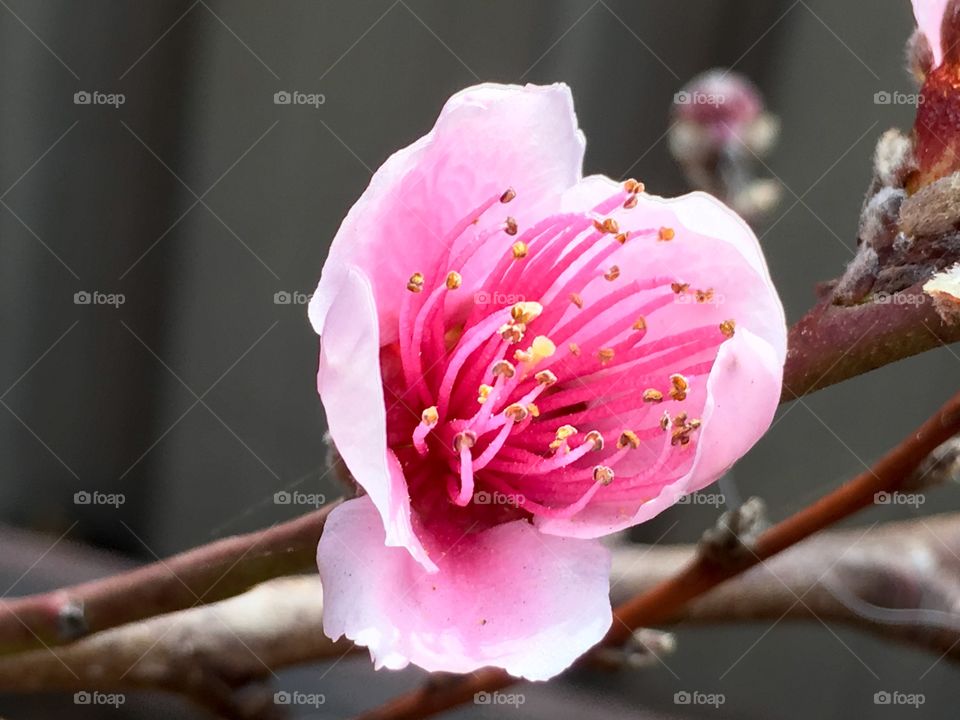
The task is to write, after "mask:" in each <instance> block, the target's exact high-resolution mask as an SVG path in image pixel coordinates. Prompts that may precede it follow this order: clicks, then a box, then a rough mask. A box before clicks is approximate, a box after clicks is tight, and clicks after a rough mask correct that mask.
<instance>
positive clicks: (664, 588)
mask: <svg viewBox="0 0 960 720" xmlns="http://www.w3.org/2000/svg"><path fill="white" fill-rule="evenodd" d="M957 433H960V394H957V395H955V396H954V397H953V398H951V399H950V400H949V401H948V402H947V403H946V404H945V405H944V406H943V407H942V408H941V409H940V410H939V411H938V412H937V413H936V414H935V415H934V416H933V417H931V418H930V419H929V420H927V421H926V422H925V423H924V424H923V425H921V426H920V427H919V428H917V430H916V431H915V432H913V433H912V434H911V435H909V436H908V437H907V438H906V439H905V440H904V441H903V442H902V443H901V444H900V445H898V446H897V447H896V448H894V449H893V450H892V451H890V452H889V453H888V454H887V455H885V456H884V457H883V458H882V459H881V460H880V461H879V462H878V463H877V464H876V465H875V466H874V467H873V468H872V469H871V470H868V471H867V472H864V473H862V474H861V475H858V476H857V477H856V478H854V479H853V480H851V481H849V482H848V483H846V484H845V485H842V486H841V487H839V488H837V489H836V490H834V491H833V492H831V493H829V494H828V495H826V496H824V497H822V498H821V499H820V500H818V501H817V502H815V503H813V504H812V505H810V506H808V507H806V508H804V509H803V510H801V511H799V512H797V513H796V514H794V515H792V516H790V517H789V518H787V519H786V520H783V521H782V522H780V523H779V524H777V525H774V526H773V527H771V528H770V529H769V530H767V531H766V532H764V533H762V534H761V535H760V536H759V537H758V538H757V540H756V542H755V543H754V544H753V546H752V547H751V548H750V550H751V552H749V553H744V554H743V556H742V560H741V562H740V563H739V564H728V565H720V564H717V563H714V562H710V561H709V560H707V559H706V558H705V556H703V555H697V557H696V558H695V559H694V560H693V562H691V563H690V564H689V565H687V566H686V567H685V568H684V569H682V570H681V571H680V572H679V573H677V574H675V575H672V576H671V577H669V578H668V579H666V580H664V581H662V582H660V583H658V584H656V585H654V586H653V587H651V588H649V589H648V590H646V591H645V592H643V593H640V594H639V595H637V596H635V597H634V598H632V599H630V600H628V601H627V602H625V603H623V604H621V605H620V606H619V607H617V608H616V610H615V611H614V621H613V625H612V626H611V628H610V631H609V632H608V633H607V636H606V637H605V638H604V640H603V641H602V642H601V643H600V645H601V646H605V647H619V646H621V645H623V643H624V642H625V641H626V640H628V639H629V638H630V636H631V634H632V632H633V631H634V630H636V629H637V628H640V627H649V626H652V625H657V624H660V623H664V622H670V621H672V620H675V619H676V618H677V616H678V614H679V613H681V612H682V610H683V608H684V606H685V605H686V604H687V603H689V602H690V601H691V600H693V599H695V598H697V597H699V596H701V595H703V594H705V593H706V592H707V591H709V590H711V589H713V588H714V587H716V586H717V585H719V584H721V583H722V582H724V581H725V580H729V579H730V578H732V577H734V576H736V575H738V574H740V573H742V572H744V571H745V570H747V569H748V568H750V567H752V566H754V565H756V564H757V563H760V562H762V561H764V560H767V559H768V558H770V557H773V556H774V555H776V554H777V553H779V552H781V551H782V550H785V549H786V548H788V547H790V546H791V545H794V544H796V543H798V542H800V541H801V540H804V539H805V538H807V537H809V536H810V535H812V534H813V533H815V532H817V531H818V530H822V529H824V528H826V527H829V526H830V525H832V524H833V523H835V522H837V521H839V520H842V519H843V518H845V517H848V516H850V515H852V514H853V513H855V512H856V511H858V510H860V509H862V508H864V507H867V506H868V505H870V504H871V503H872V502H873V499H874V496H875V495H876V494H877V493H878V492H882V491H887V492H892V491H895V490H897V488H899V487H900V486H901V485H902V484H904V483H906V482H907V481H909V480H910V479H911V478H912V476H913V473H914V471H915V470H916V469H917V468H918V467H919V466H920V464H921V463H922V462H923V461H924V460H925V459H926V458H927V456H928V455H930V453H932V452H933V451H934V450H935V449H936V448H937V447H938V446H939V445H941V444H942V443H944V442H946V441H947V440H949V439H950V438H951V437H953V436H954V435H955V434H957ZM514 682H516V679H515V678H512V677H511V676H510V675H508V674H507V673H505V672H504V671H502V670H498V669H487V670H482V671H480V672H477V673H474V674H472V675H469V676H466V677H464V678H463V679H462V680H460V681H459V682H456V683H449V684H445V685H443V686H439V687H427V688H421V689H419V690H417V691H415V692H413V693H410V694H407V695H402V696H400V697H398V698H395V699H394V700H393V701H391V702H389V703H387V704H386V705H384V706H382V707H381V708H378V709H375V710H373V711H371V712H369V713H366V714H364V715H363V716H362V718H363V720H419V718H425V717H430V716H432V715H435V714H437V713H439V712H442V711H443V710H447V709H449V708H452V707H455V706H456V705H459V704H460V703H463V702H466V701H468V700H470V699H471V698H472V697H473V695H474V694H475V693H477V692H480V691H483V690H486V691H488V692H492V691H495V690H500V689H502V688H504V687H507V686H509V685H511V684H513V683H514Z"/></svg>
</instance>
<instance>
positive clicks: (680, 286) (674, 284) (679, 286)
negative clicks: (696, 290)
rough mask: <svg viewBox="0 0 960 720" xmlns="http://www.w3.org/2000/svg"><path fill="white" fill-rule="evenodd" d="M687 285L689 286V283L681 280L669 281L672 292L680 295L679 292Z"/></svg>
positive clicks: (684, 290)
mask: <svg viewBox="0 0 960 720" xmlns="http://www.w3.org/2000/svg"><path fill="white" fill-rule="evenodd" d="M689 287H690V283H682V282H672V283H670V289H671V290H673V292H674V293H676V294H677V295H680V294H681V293H685V292H686V291H687V289H688V288H689Z"/></svg>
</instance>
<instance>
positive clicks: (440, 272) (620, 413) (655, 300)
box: [382, 181, 734, 527]
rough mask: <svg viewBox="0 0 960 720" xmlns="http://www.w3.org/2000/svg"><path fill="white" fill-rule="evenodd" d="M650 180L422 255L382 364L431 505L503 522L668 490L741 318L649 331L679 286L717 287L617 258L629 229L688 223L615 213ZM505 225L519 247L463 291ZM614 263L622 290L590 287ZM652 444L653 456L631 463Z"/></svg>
mask: <svg viewBox="0 0 960 720" xmlns="http://www.w3.org/2000/svg"><path fill="white" fill-rule="evenodd" d="M639 191H642V185H640V184H639V183H636V182H634V181H627V183H625V185H624V189H623V191H621V192H617V193H615V194H614V195H612V196H611V197H610V198H608V199H607V200H605V201H604V202H602V203H600V204H599V205H598V206H596V207H595V208H594V209H593V211H592V212H590V213H583V212H579V213H563V214H556V215H552V216H550V217H547V218H545V219H543V220H541V221H540V222H537V223H535V224H533V225H532V226H531V227H529V228H525V229H523V232H520V231H519V228H518V227H517V224H516V222H515V221H514V220H513V219H512V218H507V220H506V221H505V222H504V223H503V224H501V225H498V226H496V227H494V228H492V229H489V230H486V231H476V230H475V237H473V238H472V239H471V240H470V241H469V242H465V243H461V246H462V249H459V250H458V252H457V254H456V256H453V257H451V255H452V253H451V252H449V251H448V252H447V254H446V255H445V256H444V257H442V258H441V259H440V260H439V262H438V263H437V265H436V266H435V267H433V268H421V269H417V268H413V270H416V272H413V274H412V275H411V277H410V280H409V283H408V285H407V289H408V290H409V291H410V292H408V293H407V294H406V295H405V297H404V301H403V304H402V307H401V309H400V328H399V342H398V343H397V344H396V345H393V346H388V347H386V348H384V349H383V351H382V367H383V377H384V386H385V389H386V399H387V405H388V406H389V407H390V409H389V410H388V415H387V430H388V443H389V445H390V447H391V448H392V449H393V450H394V452H395V453H396V454H397V457H398V459H399V460H400V462H401V465H402V466H403V469H404V474H405V477H406V478H407V482H408V486H409V491H410V496H411V501H412V503H413V507H414V509H415V510H416V511H417V513H418V515H419V516H420V517H421V518H424V517H446V518H448V519H450V518H459V519H460V520H463V521H467V520H469V521H470V522H471V523H473V524H477V523H482V524H483V525H484V526H489V525H491V524H496V523H498V522H502V521H505V520H509V519H513V518H517V517H529V516H531V515H540V516H544V517H569V516H571V515H573V514H575V513H577V512H578V511H579V510H581V509H582V508H584V507H585V506H586V505H587V504H588V503H590V502H591V500H593V499H594V498H597V499H598V500H601V499H602V500H603V501H609V502H617V501H618V500H636V499H638V498H639V499H640V500H643V499H646V498H649V497H653V496H655V495H656V494H657V493H658V492H659V489H660V487H661V486H662V485H663V484H664V483H663V481H662V479H663V478H664V477H666V476H674V477H676V476H678V475H679V473H680V472H681V470H682V468H683V467H685V466H688V465H689V463H690V458H691V456H692V453H690V452H689V449H690V447H691V446H693V445H695V442H696V440H695V438H696V434H697V433H696V431H697V429H698V428H699V426H700V421H699V420H697V419H695V418H693V417H691V414H693V410H692V408H693V407H694V405H695V406H696V407H702V402H703V401H702V398H703V390H702V387H701V394H700V401H699V404H697V403H694V404H692V405H691V404H689V401H688V393H691V392H692V390H691V386H692V384H693V383H695V382H697V381H701V385H702V384H703V383H705V382H706V376H707V375H708V374H709V372H710V369H711V367H712V365H713V362H714V359H715V357H716V352H717V349H718V347H719V345H720V344H721V343H722V342H723V341H724V340H726V339H727V338H728V337H730V336H731V335H732V334H733V331H734V324H733V321H732V320H730V321H725V322H723V323H720V324H719V326H718V325H717V324H716V323H711V324H705V325H702V326H698V327H684V329H682V330H679V331H676V332H672V333H668V332H662V331H661V332H658V333H656V335H655V336H654V337H650V336H649V329H650V328H651V326H652V325H653V324H654V323H657V322H658V317H659V314H662V312H663V311H664V309H665V308H667V307H668V306H670V305H672V304H674V303H676V302H677V301H678V298H681V297H683V298H684V300H688V301H689V302H692V303H697V302H700V303H703V302H708V301H709V300H710V299H711V296H712V293H713V291H712V290H711V289H701V290H697V289H694V288H691V287H689V286H688V285H687V284H685V283H683V282H682V281H681V279H680V278H677V277H659V276H658V277H647V278H642V279H632V280H627V279H621V277H620V275H621V272H620V269H619V268H618V267H617V266H616V265H611V264H610V260H611V256H612V255H613V254H614V253H615V252H616V251H617V250H618V249H619V248H620V247H621V246H622V245H623V243H625V242H633V241H638V240H640V239H645V240H646V241H649V242H660V241H670V240H672V239H673V237H674V232H675V231H674V230H673V229H671V228H650V229H645V230H639V231H633V232H621V231H620V228H619V227H618V225H617V223H616V221H614V220H613V219H612V218H608V217H605V215H606V214H607V213H610V212H611V211H613V210H614V209H615V208H618V207H619V206H622V207H624V208H628V209H629V208H632V207H633V206H635V205H636V204H637V198H636V193H637V192H639ZM512 199H513V191H512V190H508V191H507V192H506V193H504V194H503V195H502V196H493V197H491V198H488V199H487V201H486V202H484V203H483V204H482V205H481V206H480V207H478V208H476V209H474V210H473V211H472V212H470V213H469V214H467V215H466V216H464V218H463V219H462V220H461V221H460V222H459V223H457V224H456V225H455V226H454V227H453V228H451V229H450V231H449V234H448V236H447V237H446V238H445V239H444V242H445V247H452V246H453V245H454V241H455V240H457V239H458V238H460V237H461V236H462V235H464V234H465V233H466V232H467V231H468V230H469V229H471V228H473V227H474V226H475V224H476V223H477V221H478V219H479V218H480V217H481V216H483V215H484V214H485V213H488V212H489V211H490V210H491V208H494V207H497V206H499V205H500V204H501V203H505V202H509V201H510V200H512ZM498 236H501V237H504V240H503V242H504V253H503V255H502V257H501V258H500V260H499V261H498V262H497V264H496V266H495V267H494V268H493V270H492V272H490V273H489V275H488V276H487V277H486V278H485V279H484V280H483V283H482V286H481V287H480V289H479V290H477V291H476V292H474V296H473V300H474V302H473V303H470V302H463V299H462V298H456V295H455V294H456V293H457V291H458V290H460V288H461V285H463V284H465V281H466V278H464V276H463V275H462V273H465V272H467V270H466V268H467V266H468V263H469V261H470V260H471V258H473V257H474V255H475V253H477V252H478V251H479V250H480V248H481V247H483V246H484V245H485V244H486V243H489V242H496V240H497V237H498ZM601 275H602V276H603V278H604V289H605V290H606V288H607V287H608V288H609V290H608V291H606V292H603V293H602V294H600V295H599V296H598V294H597V292H596V290H595V289H594V290H593V291H591V292H590V293H589V295H590V297H592V298H593V299H592V300H591V301H590V302H585V301H584V297H585V296H586V295H587V294H588V292H587V286H588V285H590V284H591V283H593V285H592V286H591V287H593V288H596V285H597V283H596V282H595V281H597V280H598V278H599V277H600V276H601ZM470 286H471V287H476V286H477V283H476V282H473V283H471V285H470ZM456 300H460V302H456ZM468 300H469V298H468ZM624 418H629V421H627V420H625V419H624ZM628 425H630V426H628ZM636 453H642V454H643V456H642V458H640V460H641V461H639V462H638V459H637V458H636V457H634V458H632V461H630V462H627V459H628V458H629V456H630V455H631V454H636ZM621 466H624V467H626V468H627V472H626V473H625V474H624V473H620V472H619V470H618V469H619V468H621ZM598 495H599V496H600V497H598ZM455 524H456V525H457V526H460V527H462V526H463V525H464V524H465V523H464V522H457V523H455Z"/></svg>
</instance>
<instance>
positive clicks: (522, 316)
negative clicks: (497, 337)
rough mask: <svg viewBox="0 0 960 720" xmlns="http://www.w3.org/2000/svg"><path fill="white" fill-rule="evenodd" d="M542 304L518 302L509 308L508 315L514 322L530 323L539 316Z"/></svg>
mask: <svg viewBox="0 0 960 720" xmlns="http://www.w3.org/2000/svg"><path fill="white" fill-rule="evenodd" d="M542 312H543V305H541V304H540V303H538V302H518V303H516V304H515V305H514V306H513V307H511V308H510V317H512V318H513V320H514V322H519V323H524V324H526V323H531V322H533V321H534V320H536V319H537V318H538V317H540V314H541V313H542Z"/></svg>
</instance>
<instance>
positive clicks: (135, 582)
mask: <svg viewBox="0 0 960 720" xmlns="http://www.w3.org/2000/svg"><path fill="white" fill-rule="evenodd" d="M335 505H336V503H331V504H330V505H327V506H325V507H323V508H321V509H319V510H316V511H315V512H311V513H308V514H307V515H302V516H301V517H298V518H296V519H294V520H291V521H289V522H286V523H282V524H279V525H275V526H273V527H270V528H267V529H265V530H260V531H258V532H253V533H249V534H246V535H237V536H234V537H230V538H226V539H224V540H219V541H217V542H215V543H211V544H210V545H204V546H202V547H199V548H196V549H193V550H189V551H187V552H185V553H181V554H179V555H175V556H173V557H171V558H168V559H167V560H161V561H159V562H156V563H152V564H150V565H145V566H143V567H141V568H137V569H135V570H131V571H129V572H125V573H121V574H119V575H113V576H111V577H107V578H103V579H100V580H93V581H91V582H86V583H83V584H80V585H74V586H72V587H67V588H61V589H59V590H54V591H52V592H48V593H43V594H40V595H31V596H29V597H22V598H10V599H7V600H4V601H3V602H0V654H2V653H10V652H16V651H19V650H25V649H30V648H38V647H42V646H44V645H46V646H51V647H52V646H57V645H61V644H63V643H66V642H70V641H72V640H76V639H77V638H80V637H83V636H85V635H88V634H90V633H96V632H100V631H102V630H106V629H109V628H113V627H117V626H118V625H125V624H127V623H130V622H134V621H137V620H142V619H144V618H148V617H152V616H154V615H160V614H162V613H168V612H174V611H176V610H183V609H185V608H190V607H193V606H195V605H202V604H206V603H212V602H216V601H218V600H222V599H224V598H227V597H231V596H233V595H236V594H238V593H241V592H243V591H245V590H247V589H249V588H250V587H252V586H253V585H256V584H258V583H260V582H262V581H264V580H268V579H270V578H275V577H280V576H282V575H290V574H293V573H298V572H303V571H304V570H306V569H308V568H312V567H313V566H314V562H315V560H314V558H315V557H316V552H317V543H318V542H319V541H320V534H321V533H322V532H323V525H324V522H325V520H326V517H327V515H328V514H329V513H330V511H331V510H332V509H333V507H334V506H335Z"/></svg>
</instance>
